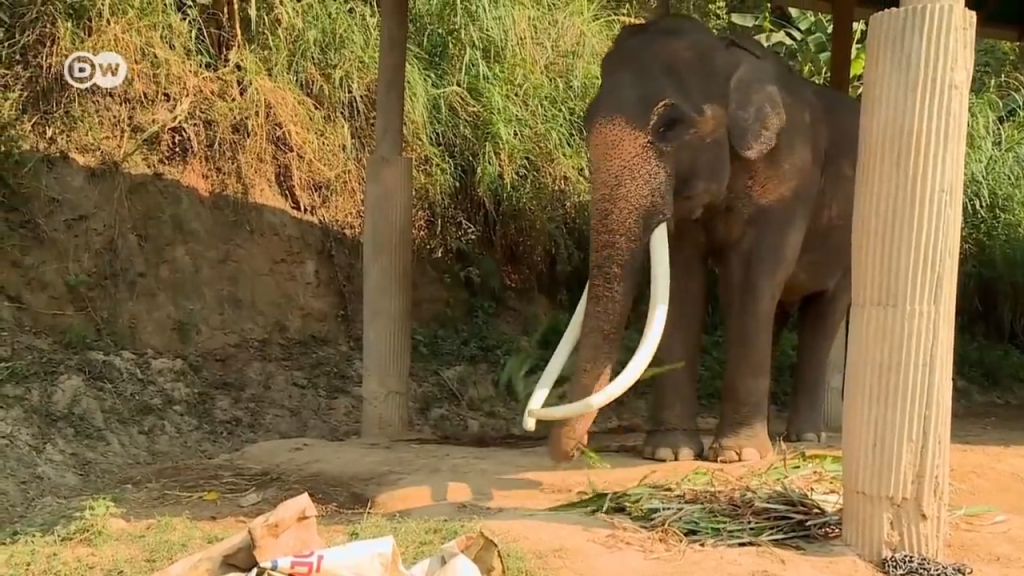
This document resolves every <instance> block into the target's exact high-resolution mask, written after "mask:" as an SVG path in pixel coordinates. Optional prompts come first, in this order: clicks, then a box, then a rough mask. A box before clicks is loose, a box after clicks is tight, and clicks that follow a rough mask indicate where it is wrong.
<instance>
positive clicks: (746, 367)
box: [708, 251, 782, 462]
mask: <svg viewBox="0 0 1024 576" xmlns="http://www.w3.org/2000/svg"><path fill="white" fill-rule="evenodd" d="M764 254H765V252H762V251H758V253H757V254H754V253H752V252H746V251H744V252H735V253H732V254H730V255H729V257H727V258H726V262H725V263H724V266H722V267H721V268H720V269H719V293H720V299H721V304H722V309H723V312H724V316H725V381H724V382H723V389H722V409H721V414H720V417H719V421H718V428H717V430H716V431H715V439H714V441H713V442H712V444H711V447H710V449H709V451H708V457H709V459H710V460H713V461H718V462H738V461H753V460H760V459H762V458H767V457H768V456H769V455H770V454H771V453H772V442H771V438H769V436H768V402H769V386H770V380H771V361H772V335H773V332H774V329H773V328H774V324H775V311H776V305H777V303H778V299H779V294H780V293H781V291H782V286H781V280H780V278H781V276H782V274H781V273H780V271H779V270H778V269H773V268H777V265H778V263H774V264H775V265H776V266H771V265H769V264H768V263H767V262H765V260H763V255H764ZM766 265H767V269H766Z"/></svg>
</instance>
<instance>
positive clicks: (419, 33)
mask: <svg viewBox="0 0 1024 576" xmlns="http://www.w3.org/2000/svg"><path fill="white" fill-rule="evenodd" d="M9 3H10V6H9V7H8V10H7V12H8V14H9V17H8V20H9V23H10V24H9V25H8V26H6V27H4V29H3V32H2V34H3V37H2V48H0V70H5V71H6V70H10V71H12V72H11V73H10V74H8V75H5V76H3V77H0V82H2V85H0V93H4V94H13V95H16V96H17V100H18V101H17V102H15V103H13V104H9V109H14V108H16V109H18V110H19V111H20V117H21V122H20V126H19V129H20V130H22V131H23V132H25V133H26V134H27V135H29V136H31V146H32V147H35V148H46V149H48V151H52V152H75V153H78V154H81V155H85V156H86V157H91V158H94V159H95V160H97V161H100V162H115V163H121V164H125V163H141V164H148V165H151V166H152V167H154V168H155V167H160V168H162V169H163V168H166V167H174V166H179V167H182V168H184V167H189V166H191V167H193V168H195V167H199V168H203V170H202V173H204V174H208V175H209V178H210V180H211V182H210V184H211V185H212V186H213V187H214V188H216V189H217V190H219V191H223V192H229V193H235V194H242V195H248V196H250V197H253V196H254V195H257V194H258V192H259V191H260V190H261V189H263V190H265V189H267V188H268V186H267V185H266V183H275V184H276V190H277V191H278V192H280V194H281V195H282V197H283V199H284V200H286V201H287V203H288V204H289V205H290V206H291V208H292V209H294V210H296V211H299V212H303V213H307V214H310V215H313V216H316V217H318V218H320V219H321V220H323V221H324V222H325V223H329V224H331V225H332V226H334V227H336V228H338V229H341V230H342V231H344V232H346V233H348V234H350V235H355V234H358V233H359V232H360V229H361V225H362V222H361V216H362V188H363V181H364V180H363V179H364V176H363V170H364V166H365V160H366V157H367V156H368V155H369V154H370V153H371V152H372V147H373V123H374V101H375V85H376V74H377V69H376V68H377V49H378V30H379V15H378V13H377V9H376V7H375V4H374V3H373V2H370V1H366V0H360V1H356V2H271V1H266V0H256V1H254V2H248V3H241V4H243V5H244V6H242V10H243V12H242V13H241V14H240V18H239V21H240V23H241V28H242V41H241V42H239V43H237V45H236V47H235V49H233V50H232V51H231V53H230V54H229V55H227V56H225V55H223V54H218V51H217V50H216V49H215V47H214V46H212V45H211V41H210V34H209V33H208V32H209V31H208V29H206V28H204V26H206V24H205V22H206V21H205V20H204V17H203V14H202V8H201V6H200V4H199V3H197V2H191V1H186V2H178V3H174V2H165V1H164V0H95V1H89V2H83V1H78V0H60V1H55V2H52V3H39V2H28V1H27V0H9ZM621 23H622V18H621V17H619V16H614V15H613V14H612V13H611V12H609V11H608V9H606V8H603V7H602V4H601V3H600V2H599V1H597V0H571V1H570V2H563V1H554V0H475V1H474V2H462V1H460V0H424V1H422V2H414V3H412V6H411V14H410V33H409V39H410V46H409V62H408V67H407V100H406V126H407V129H406V130H407V132H406V134H407V135H406V151H407V154H409V155H411V156H412V157H413V158H414V163H415V168H416V171H415V174H416V176H415V180H416V181H415V194H416V196H415V221H416V236H417V239H418V241H419V245H420V247H421V249H423V250H426V251H429V252H431V253H433V254H435V255H439V256H444V255H451V254H469V255H479V254H484V253H486V254H488V255H490V256H492V257H494V258H496V259H497V260H498V263H499V264H501V265H511V267H512V268H514V269H517V270H519V271H521V272H524V273H526V274H527V275H529V276H532V277H534V278H537V276H538V275H541V274H543V273H544V272H546V271H547V272H551V273H555V272H556V271H561V272H563V273H565V272H568V271H574V270H578V269H579V267H580V265H581V262H582V259H583V257H584V254H583V252H584V251H585V242H584V239H585V237H586V218H585V214H586V211H585V206H586V204H585V201H586V185H585V168H586V161H585V158H586V156H585V150H584V148H583V144H582V116H583V110H584V108H585V106H586V104H587V102H588V100H589V99H590V97H591V96H592V95H593V94H594V92H595V91H596V89H597V84H598V67H599V64H600V60H601V56H602V55H603V53H604V51H605V50H606V49H607V47H608V45H609V43H610V41H611V39H612V37H613V36H614V34H615V33H616V32H617V31H618V28H619V27H620V25H621ZM76 50H91V51H100V50H113V51H116V52H118V53H120V54H122V55H124V56H125V57H126V59H127V60H128V62H129V65H130V67H131V73H130V77H129V81H128V82H127V83H126V84H125V85H124V86H123V87H122V88H120V89H118V90H116V91H111V92H105V91H102V90H87V91H81V90H74V89H72V88H70V87H67V86H66V85H64V83H63V81H62V79H61V65H62V62H63V59H64V57H65V56H66V55H67V54H70V53H71V52H73V51H76Z"/></svg>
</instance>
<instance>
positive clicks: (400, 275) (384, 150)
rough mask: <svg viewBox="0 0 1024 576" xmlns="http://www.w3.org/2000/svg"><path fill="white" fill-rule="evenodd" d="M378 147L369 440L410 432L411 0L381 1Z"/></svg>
mask: <svg viewBox="0 0 1024 576" xmlns="http://www.w3.org/2000/svg"><path fill="white" fill-rule="evenodd" d="M379 6H380V14H381V31H380V59H379V61H378V63H377V118H376V121H377V126H376V148H375V149H374V153H373V156H372V157H370V161H369V163H368V165H367V166H366V194H365V196H364V197H363V218H364V220H363V419H362V429H361V432H362V435H363V437H374V436H383V437H388V436H401V435H402V434H403V433H405V432H406V431H407V430H408V427H409V407H408V390H409V361H410V351H411V348H412V160H410V159H409V158H407V157H404V156H402V142H403V126H404V123H403V120H404V118H405V62H406V44H407V38H408V35H409V3H408V0H380V2H379Z"/></svg>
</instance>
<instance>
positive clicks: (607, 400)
mask: <svg viewBox="0 0 1024 576" xmlns="http://www.w3.org/2000/svg"><path fill="white" fill-rule="evenodd" d="M670 277H671V273H670V270H669V255H668V224H665V223H662V224H660V225H659V226H658V227H657V228H655V229H654V234H652V235H651V299H650V302H649V305H648V308H647V322H646V324H645V325H644V334H643V336H642V337H641V338H640V344H639V345H638V346H637V347H636V352H634V353H633V357H632V358H631V359H630V360H629V363H628V364H626V367H625V368H623V369H622V372H621V373H620V374H619V375H618V377H617V378H615V380H613V381H612V382H611V383H610V384H608V386H605V387H604V388H602V389H601V390H598V391H597V392H595V393H593V394H591V395H590V396H587V397H586V398H584V399H582V400H577V401H576V402H572V403H570V404H564V405H562V406H549V407H547V408H540V407H537V408H535V409H531V408H530V406H533V405H534V397H531V398H530V404H529V405H528V407H527V409H526V414H525V416H524V418H523V427H524V428H526V424H527V420H528V419H530V418H534V419H536V420H568V419H569V418H577V417H579V416H583V415H584V414H589V413H590V412H595V411H597V410H600V409H601V408H604V407H605V406H607V405H609V404H611V403H612V402H614V401H615V400H616V399H617V398H618V397H619V396H622V395H623V394H625V393H626V390H629V388H630V387H631V386H633V384H636V382H637V380H639V379H640V376H642V375H643V373H644V370H647V367H648V366H649V365H650V364H651V360H653V359H654V353H655V352H656V351H657V349H658V344H660V343H661V336H662V334H663V333H664V332H665V320H666V318H667V317H668V297H669V278H670ZM585 296H586V294H584V297H585ZM583 307H584V304H583V303H582V302H581V303H580V305H579V306H577V308H576V313H577V314H579V315H580V320H581V321H582V319H583V318H582V317H583ZM573 320H576V315H575V314H574V315H573ZM570 329H571V325H570ZM570 329H566V331H565V332H566V334H565V336H563V337H562V343H560V344H559V349H560V348H561V345H562V344H563V343H565V341H566V339H567V337H568V336H569V331H570ZM578 339H579V327H577V328H576V333H575V336H574V338H573V344H572V345H575V341H576V340H578ZM570 350H571V348H570ZM556 354H557V350H556ZM553 359H554V358H552V360H553ZM553 363H554V362H552V364H553ZM548 367H549V368H550V367H551V364H549V365H548ZM546 372H547V371H546V370H545V373H546ZM553 382H554V378H552V383H553ZM550 389H551V386H550V385H548V386H547V389H546V390H544V391H543V396H542V397H541V400H540V402H539V404H540V405H543V402H544V398H546V397H547V393H548V391H549V390H550ZM538 391H540V384H539V383H538V386H537V390H535V391H534V396H537V392H538ZM526 429H527V430H532V428H526Z"/></svg>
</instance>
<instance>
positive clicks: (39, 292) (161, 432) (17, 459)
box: [0, 156, 515, 516]
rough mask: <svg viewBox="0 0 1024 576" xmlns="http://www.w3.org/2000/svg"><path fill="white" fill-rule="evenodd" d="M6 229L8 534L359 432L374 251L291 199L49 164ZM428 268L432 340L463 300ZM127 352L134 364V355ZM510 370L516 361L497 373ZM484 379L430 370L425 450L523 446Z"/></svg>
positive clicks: (423, 414) (468, 369)
mask: <svg viewBox="0 0 1024 576" xmlns="http://www.w3.org/2000/svg"><path fill="white" fill-rule="evenodd" d="M9 181H11V182H15V183H16V185H15V187H14V188H13V189H8V190H4V191H3V192H4V197H3V200H4V202H3V204H4V205H3V211H2V213H0V216H2V219H0V243H2V244H3V246H4V249H3V250H0V289H2V292H3V299H2V306H0V462H2V463H3V464H2V467H3V471H2V473H0V501H2V502H5V503H10V509H9V510H0V516H7V514H10V513H15V512H18V511H19V510H24V508H25V506H27V505H29V503H30V502H31V501H32V500H34V499H36V498H38V497H41V496H44V495H49V496H60V495H62V494H67V493H71V492H75V491H78V490H82V489H86V488H88V487H90V486H92V485H94V484H95V482H99V481H100V480H103V481H104V482H108V483H109V481H110V480H111V478H110V475H116V474H117V473H123V472H124V471H125V467H126V466H130V465H144V464H149V463H154V462H167V461H171V460H176V459H181V458H191V457H196V456H210V455H214V454H217V453H220V452H223V451H225V450H228V449H232V448H238V447H241V446H242V445H243V444H245V443H248V442H254V441H260V440H268V439H275V438H287V437H295V436H304V437H313V438H324V439H340V438H345V437H348V436H351V435H353V434H355V433H356V432H357V430H358V426H359V388H358V386H359V381H360V377H359V373H360V354H359V346H360V343H359V342H360V341H359V332H360V328H359V319H360V315H361V310H360V308H359V303H360V300H361V295H360V288H361V271H360V269H359V264H358V262H359V259H358V257H359V250H358V244H357V241H356V240H355V239H352V238H346V237H345V236H344V235H341V234H338V233H335V232H333V231H330V230H326V229H325V228H324V227H322V226H320V225H318V224H317V223H316V222H314V221H312V220H311V219H309V218H307V217H304V216H303V215H301V214H297V213H295V212H294V211H292V210H290V209H289V208H288V206H286V205H285V203H284V202H283V201H282V199H281V198H282V197H281V196H280V195H278V194H277V192H276V190H273V189H268V190H263V191H261V190H252V191H250V198H249V201H242V200H239V199H238V198H233V197H227V196H223V195H218V194H217V193H216V191H214V190H211V189H210V187H209V186H208V185H207V184H206V183H205V180H204V174H203V173H200V172H198V171H191V172H185V173H182V174H177V175H175V176H174V177H170V176H169V177H160V176H155V175H152V174H148V173H142V172H140V173H128V172H124V171H121V170H117V169H110V168H103V167H89V166H86V165H83V163H82V162H80V161H78V160H75V159H69V158H58V157H50V156H40V157H36V158H32V159H31V161H30V162H27V163H26V164H25V165H24V166H21V167H20V168H19V171H18V173H17V174H15V175H14V177H12V178H10V179H9ZM461 298H462V297H461V296H459V294H458V291H457V290H453V289H451V288H449V287H448V286H447V285H446V284H445V283H444V281H443V280H442V277H441V275H440V274H435V273H434V272H432V268H431V267H430V266H427V265H418V270H417V272H416V276H415V296H414V308H415V316H416V318H415V319H416V321H417V322H421V323H422V322H429V321H433V320H436V319H438V318H441V317H443V316H445V315H447V314H451V313H452V312H451V311H452V310H454V309H458V308H459V306H460V305H461V303H462V302H463V300H462V299H461ZM126 350H130V351H131V352H128V351H126ZM495 361H496V362H495V363H497V362H498V361H500V359H495ZM492 382H494V377H493V371H492V369H491V368H490V367H487V366H482V365H455V366H424V365H422V363H421V364H420V365H418V366H416V367H414V373H413V393H414V402H415V404H416V410H415V411H414V414H413V420H414V425H415V426H416V427H417V429H419V430H422V431H428V430H429V431H434V432H446V433H447V432H457V431H466V430H470V431H481V430H482V431H495V432H501V431H507V430H511V429H513V428H514V427H515V418H514V414H513V412H514V409H515V407H514V406H505V404H507V401H503V400H502V399H501V398H500V394H498V393H497V392H496V390H495V389H494V386H493V384H492Z"/></svg>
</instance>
